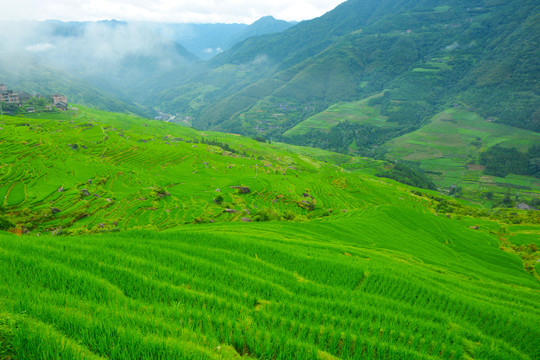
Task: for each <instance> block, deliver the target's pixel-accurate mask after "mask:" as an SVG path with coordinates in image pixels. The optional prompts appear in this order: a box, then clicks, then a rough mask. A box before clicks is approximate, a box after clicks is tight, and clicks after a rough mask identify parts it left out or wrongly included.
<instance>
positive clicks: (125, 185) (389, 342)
mask: <svg viewBox="0 0 540 360" xmlns="http://www.w3.org/2000/svg"><path fill="white" fill-rule="evenodd" d="M35 117H38V115H35ZM0 154H1V161H0V192H1V193H0V195H1V197H0V198H1V199H3V202H2V204H1V205H2V206H1V207H0V220H2V219H3V220H2V221H1V222H0V226H3V228H6V226H5V224H6V221H8V222H11V223H12V224H11V225H9V226H7V227H8V228H9V231H10V232H11V233H12V234H10V233H7V232H0V293H1V294H2V301H1V302H0V359H25V360H27V359H49V358H50V359H53V358H54V359H83V358H86V359H87V358H91V359H212V358H215V359H235V358H239V357H244V358H251V359H291V358H299V359H300V358H301V359H335V358H343V359H357V358H368V359H380V358H400V359H439V358H441V359H461V358H493V359H495V358H496V359H534V358H537V357H538V356H540V353H539V352H538V346H536V343H537V338H538V337H539V336H540V333H539V331H538V327H537V324H538V321H539V320H540V313H539V312H538V305H539V302H540V285H539V282H538V281H539V280H538V279H539V278H540V276H539V275H538V266H537V263H538V262H537V261H538V260H539V259H540V252H539V251H538V247H537V246H538V245H539V243H538V240H537V239H538V238H539V236H538V235H539V234H540V217H539V216H538V212H535V211H521V210H514V209H512V210H504V209H499V210H497V211H493V212H491V211H486V210H480V209H476V208H472V207H469V206H467V205H464V204H461V203H458V202H456V201H455V200H452V199H451V198H448V197H445V196H442V195H440V194H438V193H436V192H433V191H419V190H418V189H415V188H412V187H408V186H405V185H401V184H398V183H396V182H394V181H391V180H387V179H382V178H376V177H374V176H373V174H375V173H377V172H379V171H380V170H381V169H384V168H385V167H386V166H387V164H386V163H384V162H379V161H375V160H369V159H361V158H351V157H349V156H346V155H340V154H335V153H330V152H326V151H323V150H319V149H310V148H302V147H295V146H291V145H285V144H279V143H273V144H268V143H261V142H257V141H255V140H252V139H249V138H244V137H241V136H237V135H231V134H220V133H211V132H197V131H195V130H192V129H188V128H184V127H181V126H177V125H174V124H169V123H164V122H157V121H150V120H141V119H138V118H135V117H132V116H128V115H121V114H111V113H103V112H99V111H96V110H92V109H87V108H84V107H80V110H79V111H78V112H66V113H63V114H62V115H54V116H52V115H51V116H49V115H47V116H46V115H39V118H33V119H32V118H23V117H8V116H5V117H4V118H3V119H2V120H1V121H0ZM338 164H340V166H338ZM247 188H249V192H247V191H246V189H247ZM16 234H18V235H20V236H17V235H16ZM76 234H79V235H78V236H77V235H76ZM61 235H69V236H61Z"/></svg>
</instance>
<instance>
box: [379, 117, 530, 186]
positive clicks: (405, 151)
mask: <svg viewBox="0 0 540 360" xmlns="http://www.w3.org/2000/svg"><path fill="white" fill-rule="evenodd" d="M538 143H540V134H538V133H535V132H531V131H526V130H521V129H515V128H511V127H509V126H506V125H502V124H497V123H494V122H490V121H489V120H486V119H483V118H482V117H480V116H478V114H476V113H474V112H471V111H467V110H465V109H464V108H462V107H458V108H453V109H449V110H446V111H444V112H442V113H440V114H438V115H436V116H435V117H434V118H433V119H432V121H431V123H430V124H428V125H426V126H424V127H422V128H421V129H419V130H417V131H414V132H412V133H409V134H406V135H403V136H401V137H399V138H396V139H394V140H392V141H389V142H388V143H386V144H384V145H383V146H382V148H381V149H379V151H382V152H386V156H387V157H389V158H391V159H402V160H407V161H414V162H417V163H419V164H420V167H421V168H422V169H424V170H426V171H428V172H429V173H431V175H432V177H433V178H434V180H435V181H436V182H437V183H438V184H439V185H440V186H442V187H446V188H448V187H450V186H451V185H459V186H462V187H464V188H465V189H466V190H468V191H470V192H478V191H499V192H501V193H502V192H504V191H506V188H505V186H506V185H507V186H510V187H514V189H517V190H514V192H515V191H519V192H522V193H526V192H528V191H529V192H533V193H540V181H539V179H538V178H535V177H532V176H520V175H510V176H507V177H505V178H502V177H495V176H489V175H486V174H484V170H485V166H482V165H481V164H479V163H478V155H479V154H480V153H481V152H483V151H485V150H487V149H489V148H492V147H494V146H496V145H498V146H502V147H506V148H510V147H514V148H516V149H517V150H520V151H527V149H529V148H530V147H531V146H532V145H534V144H538Z"/></svg>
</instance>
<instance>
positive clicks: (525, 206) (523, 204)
mask: <svg viewBox="0 0 540 360" xmlns="http://www.w3.org/2000/svg"><path fill="white" fill-rule="evenodd" d="M516 208H517V209H521V210H533V209H534V208H533V207H532V206H530V205H528V204H525V203H519V204H517V206H516Z"/></svg>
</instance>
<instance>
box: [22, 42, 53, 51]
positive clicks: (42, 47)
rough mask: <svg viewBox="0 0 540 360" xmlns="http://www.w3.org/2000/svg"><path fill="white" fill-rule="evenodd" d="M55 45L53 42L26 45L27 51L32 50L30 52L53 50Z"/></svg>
mask: <svg viewBox="0 0 540 360" xmlns="http://www.w3.org/2000/svg"><path fill="white" fill-rule="evenodd" d="M54 48H55V46H54V45H53V44H50V43H40V44H34V45H28V46H27V47H26V51H30V52H43V51H47V50H52V49H54Z"/></svg>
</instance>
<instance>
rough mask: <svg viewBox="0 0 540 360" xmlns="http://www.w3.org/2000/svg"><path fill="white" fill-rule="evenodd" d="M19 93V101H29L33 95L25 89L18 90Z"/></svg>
mask: <svg viewBox="0 0 540 360" xmlns="http://www.w3.org/2000/svg"><path fill="white" fill-rule="evenodd" d="M17 95H18V96H19V102H21V103H24V102H27V101H28V100H30V98H31V97H32V95H30V94H29V93H27V92H24V91H21V92H18V93H17Z"/></svg>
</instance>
